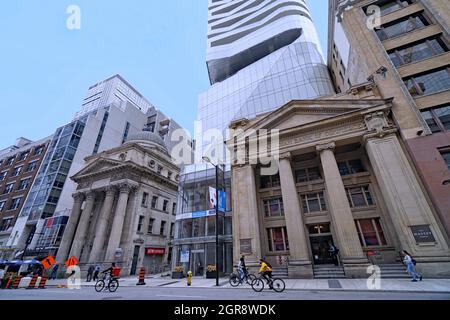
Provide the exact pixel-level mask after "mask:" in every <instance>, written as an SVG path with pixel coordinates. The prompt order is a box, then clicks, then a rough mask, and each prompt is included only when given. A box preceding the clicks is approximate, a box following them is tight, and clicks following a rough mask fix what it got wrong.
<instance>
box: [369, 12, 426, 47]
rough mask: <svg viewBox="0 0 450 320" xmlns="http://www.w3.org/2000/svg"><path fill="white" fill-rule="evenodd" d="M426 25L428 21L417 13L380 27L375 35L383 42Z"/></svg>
mask: <svg viewBox="0 0 450 320" xmlns="http://www.w3.org/2000/svg"><path fill="white" fill-rule="evenodd" d="M428 25H429V23H428V21H427V20H426V19H425V17H424V16H423V15H422V14H421V13H419V14H416V15H413V16H410V17H406V18H402V19H400V20H396V21H394V22H391V23H388V24H385V25H382V26H381V28H380V29H379V30H376V33H377V35H378V38H379V39H380V40H381V41H384V40H387V39H391V38H394V37H397V36H400V35H403V34H405V33H409V32H411V31H414V30H417V29H420V28H423V27H425V26H428Z"/></svg>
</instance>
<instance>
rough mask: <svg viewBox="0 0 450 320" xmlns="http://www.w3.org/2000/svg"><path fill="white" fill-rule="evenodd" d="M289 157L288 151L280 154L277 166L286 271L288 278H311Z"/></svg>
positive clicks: (309, 262)
mask: <svg viewBox="0 0 450 320" xmlns="http://www.w3.org/2000/svg"><path fill="white" fill-rule="evenodd" d="M290 158H291V154H290V153H286V154H283V155H281V156H280V166H279V169H280V182H281V193H282V196H283V204H284V216H285V219H286V229H287V233H288V239H289V252H290V258H289V266H288V268H289V269H288V272H289V277H290V278H299V277H300V278H313V276H314V272H313V269H312V264H311V260H310V258H309V256H310V255H309V253H308V246H307V238H306V232H305V225H304V222H303V217H302V212H301V209H300V201H299V197H298V194H297V188H296V186H295V180H294V175H293V174H292V167H291V161H290Z"/></svg>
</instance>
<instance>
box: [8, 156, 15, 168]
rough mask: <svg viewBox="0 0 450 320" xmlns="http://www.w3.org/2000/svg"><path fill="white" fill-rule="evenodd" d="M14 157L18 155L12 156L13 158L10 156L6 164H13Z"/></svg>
mask: <svg viewBox="0 0 450 320" xmlns="http://www.w3.org/2000/svg"><path fill="white" fill-rule="evenodd" d="M14 159H16V157H11V158H9V159H8V161H6V165H7V166H10V165H12V164H13V163H14Z"/></svg>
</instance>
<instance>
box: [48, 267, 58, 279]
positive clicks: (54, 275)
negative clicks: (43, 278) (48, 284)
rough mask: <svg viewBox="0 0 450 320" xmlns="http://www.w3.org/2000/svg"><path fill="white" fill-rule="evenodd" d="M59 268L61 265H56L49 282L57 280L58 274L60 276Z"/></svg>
mask: <svg viewBox="0 0 450 320" xmlns="http://www.w3.org/2000/svg"><path fill="white" fill-rule="evenodd" d="M58 268H59V265H58V264H55V265H54V266H53V268H52V272H51V273H50V278H49V280H55V279H56V276H57V274H58Z"/></svg>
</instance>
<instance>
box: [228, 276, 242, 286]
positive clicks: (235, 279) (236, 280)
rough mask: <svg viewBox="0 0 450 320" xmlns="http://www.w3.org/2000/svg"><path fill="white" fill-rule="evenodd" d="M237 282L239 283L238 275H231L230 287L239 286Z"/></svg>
mask: <svg viewBox="0 0 450 320" xmlns="http://www.w3.org/2000/svg"><path fill="white" fill-rule="evenodd" d="M239 282H240V281H239V277H238V275H237V274H235V273H232V274H231V276H230V285H231V286H232V287H237V286H238V285H239Z"/></svg>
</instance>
